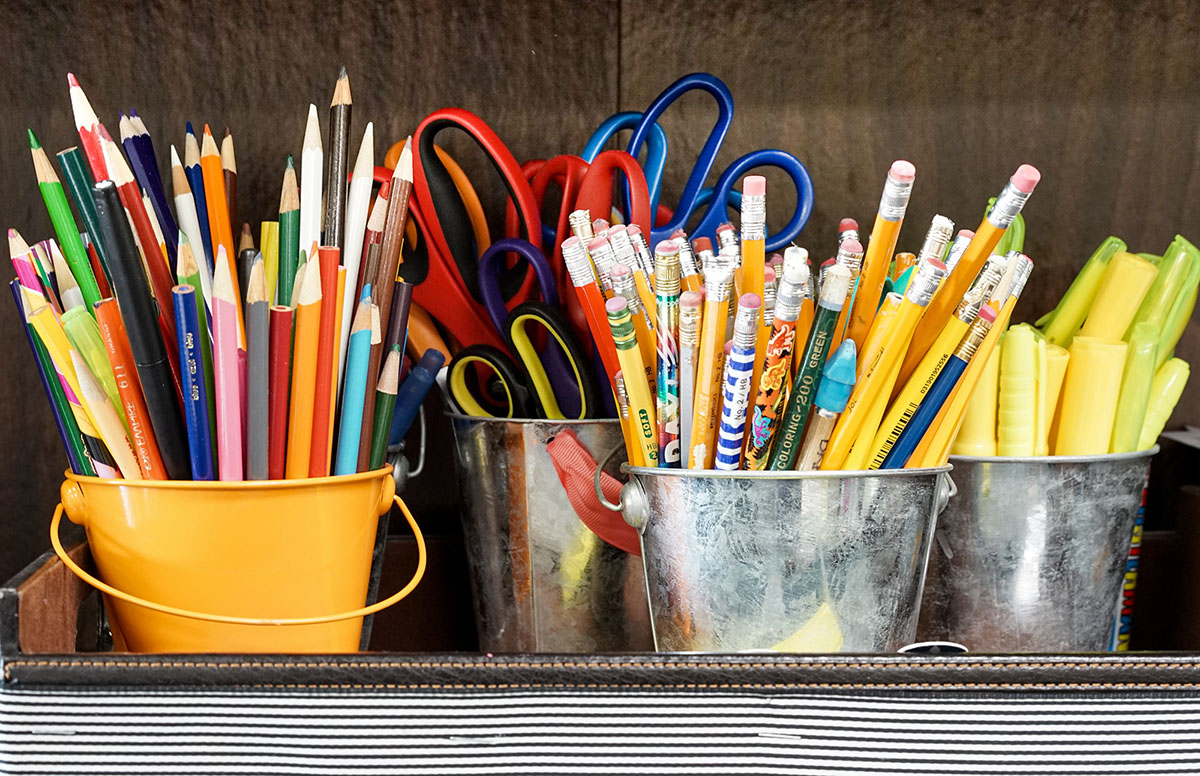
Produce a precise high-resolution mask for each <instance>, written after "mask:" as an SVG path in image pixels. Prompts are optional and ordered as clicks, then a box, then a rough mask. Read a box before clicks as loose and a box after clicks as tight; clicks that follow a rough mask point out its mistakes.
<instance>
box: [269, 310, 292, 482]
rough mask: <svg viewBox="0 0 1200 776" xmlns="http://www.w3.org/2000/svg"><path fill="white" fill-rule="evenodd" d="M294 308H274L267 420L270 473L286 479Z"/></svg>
mask: <svg viewBox="0 0 1200 776" xmlns="http://www.w3.org/2000/svg"><path fill="white" fill-rule="evenodd" d="M293 315H294V313H293V312H292V308H290V307H288V306H287V305H274V306H273V307H271V316H270V318H271V320H270V328H271V332H270V336H271V342H270V348H271V354H270V363H269V365H268V368H269V370H270V378H269V383H270V384H269V385H268V387H267V390H268V394H269V395H268V403H269V405H270V407H269V409H268V413H269V417H268V420H267V428H268V436H267V476H268V477H269V478H270V479H272V480H281V479H283V476H284V472H285V471H286V466H287V430H288V380H289V379H290V377H291V349H292V317H293Z"/></svg>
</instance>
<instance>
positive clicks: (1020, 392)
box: [996, 324, 1037, 458]
mask: <svg viewBox="0 0 1200 776" xmlns="http://www.w3.org/2000/svg"><path fill="white" fill-rule="evenodd" d="M1036 413H1037V338H1036V337H1034V334H1033V327H1032V326H1029V325H1028V324H1021V325H1019V326H1013V327H1012V328H1010V329H1009V330H1008V331H1007V332H1006V333H1005V334H1004V337H1003V338H1002V339H1001V340H1000V394H999V409H998V411H997V413H996V454H997V455H1003V456H1013V457H1019V458H1028V457H1030V456H1032V455H1033V451H1034V448H1035V441H1034V440H1035V439H1036V437H1037V434H1036V432H1035V428H1034V426H1035V420H1036V418H1035V415H1036Z"/></svg>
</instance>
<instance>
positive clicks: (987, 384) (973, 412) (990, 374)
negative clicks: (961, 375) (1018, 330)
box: [950, 348, 1000, 456]
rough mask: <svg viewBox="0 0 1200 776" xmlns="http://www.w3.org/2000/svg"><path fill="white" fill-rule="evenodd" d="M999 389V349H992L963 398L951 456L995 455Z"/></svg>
mask: <svg viewBox="0 0 1200 776" xmlns="http://www.w3.org/2000/svg"><path fill="white" fill-rule="evenodd" d="M968 366H969V365H968ZM999 390H1000V351H999V350H997V349H995V348H993V349H992V352H991V354H990V355H989V356H988V358H987V361H986V362H985V363H984V365H983V371H982V372H980V373H979V382H978V383H976V384H975V390H974V391H973V392H972V393H971V398H970V400H968V401H967V407H966V412H964V413H963V420H962V427H961V428H959V429H958V435H957V436H955V437H954V444H953V446H952V447H951V448H950V452H952V453H953V454H954V455H971V456H993V455H995V454H996V406H997V405H996V398H997V395H998V393H999Z"/></svg>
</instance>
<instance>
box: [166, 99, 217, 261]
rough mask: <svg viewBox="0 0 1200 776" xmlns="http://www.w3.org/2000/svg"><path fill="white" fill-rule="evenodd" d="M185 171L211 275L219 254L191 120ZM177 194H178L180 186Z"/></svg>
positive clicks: (188, 126)
mask: <svg viewBox="0 0 1200 776" xmlns="http://www.w3.org/2000/svg"><path fill="white" fill-rule="evenodd" d="M183 171H184V174H185V175H186V176H187V181H188V186H190V187H191V190H192V198H193V200H194V202H193V205H194V207H195V208H196V220H197V222H198V223H199V225H200V242H199V243H197V245H203V246H204V263H205V264H206V266H207V267H208V273H209V275H212V273H213V272H214V270H215V268H216V256H217V254H216V252H214V251H213V238H212V226H211V225H210V224H209V223H208V193H207V192H206V191H205V190H204V170H203V169H202V168H201V166H200V143H199V142H198V141H197V140H196V132H195V130H193V129H192V122H190V121H189V122H188V123H187V133H186V134H185V135H184V140H183ZM175 194H176V195H177V196H178V194H179V189H178V188H176V190H175ZM192 242H196V241H195V240H192ZM196 250H199V248H196Z"/></svg>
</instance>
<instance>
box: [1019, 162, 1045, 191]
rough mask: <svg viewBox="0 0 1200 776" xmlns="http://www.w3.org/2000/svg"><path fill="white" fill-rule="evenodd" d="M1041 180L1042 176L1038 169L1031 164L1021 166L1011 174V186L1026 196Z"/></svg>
mask: <svg viewBox="0 0 1200 776" xmlns="http://www.w3.org/2000/svg"><path fill="white" fill-rule="evenodd" d="M1041 179H1042V174H1041V173H1040V172H1038V168H1036V167H1034V166H1033V165H1032V164H1023V165H1021V166H1020V167H1018V168H1017V171H1016V172H1014V173H1013V176H1012V185H1013V186H1015V187H1016V189H1017V191H1019V192H1021V193H1022V194H1028V193H1029V192H1031V191H1033V188H1034V187H1035V186H1037V185H1038V181H1040V180H1041Z"/></svg>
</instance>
